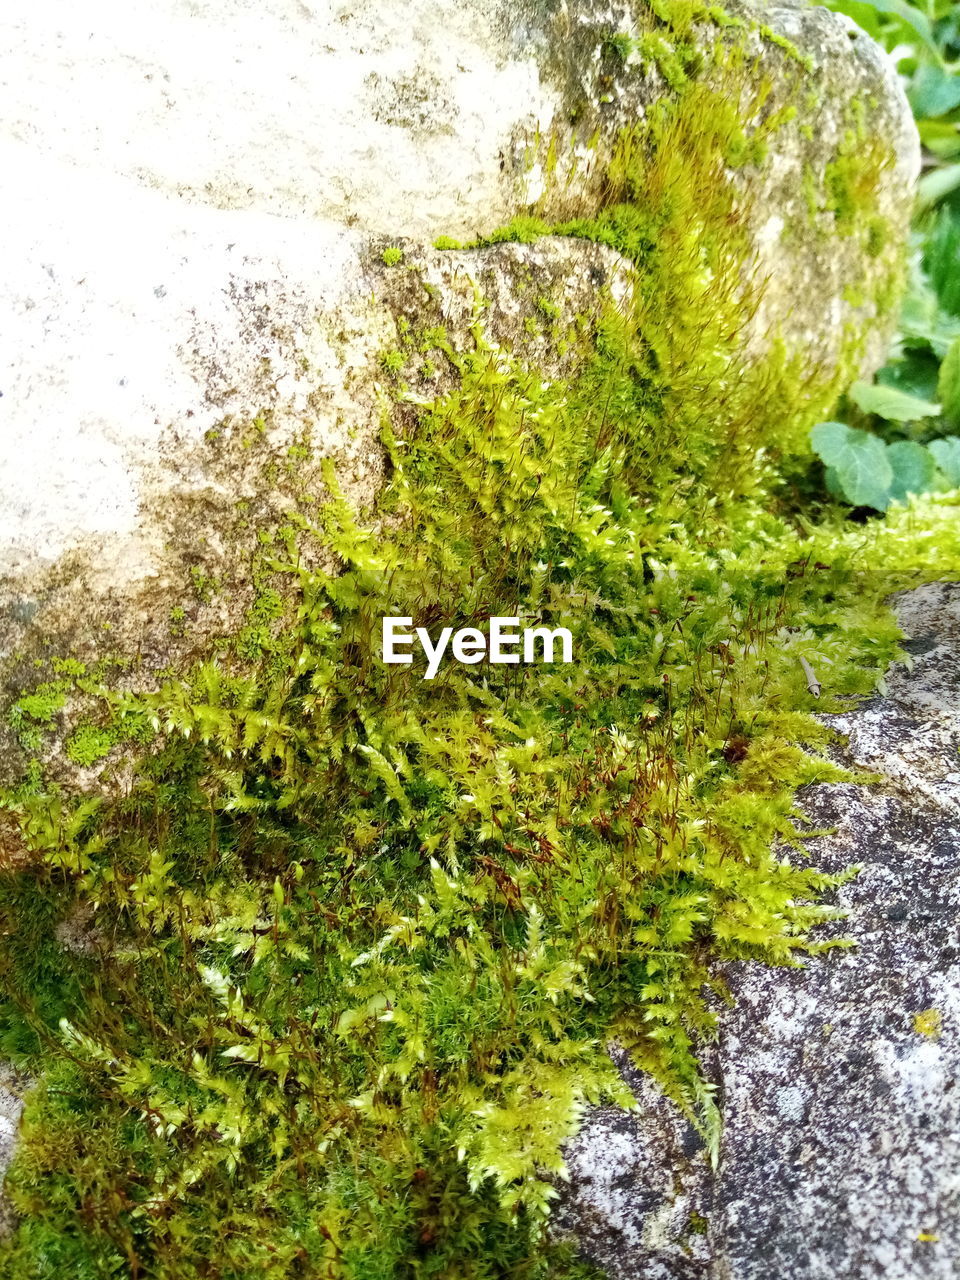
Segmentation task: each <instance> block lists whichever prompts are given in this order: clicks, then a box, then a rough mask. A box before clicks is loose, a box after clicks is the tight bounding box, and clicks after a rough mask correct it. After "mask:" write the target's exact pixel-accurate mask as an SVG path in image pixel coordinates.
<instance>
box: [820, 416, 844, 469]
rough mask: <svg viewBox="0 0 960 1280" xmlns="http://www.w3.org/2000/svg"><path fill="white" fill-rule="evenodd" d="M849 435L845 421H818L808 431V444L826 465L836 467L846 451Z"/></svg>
mask: <svg viewBox="0 0 960 1280" xmlns="http://www.w3.org/2000/svg"><path fill="white" fill-rule="evenodd" d="M849 435H850V428H849V427H848V426H847V424H846V423H845V422H818V423H817V425H816V426H815V427H814V428H813V430H812V431H811V432H810V444H811V446H812V448H813V451H814V453H815V454H816V455H817V457H818V458H820V459H821V460H822V461H823V462H824V463H825V464H826V465H827V466H828V467H836V465H837V464H838V463H839V462H840V461H841V459H842V458H843V457H844V454H845V453H846V449H847V437H848V436H849Z"/></svg>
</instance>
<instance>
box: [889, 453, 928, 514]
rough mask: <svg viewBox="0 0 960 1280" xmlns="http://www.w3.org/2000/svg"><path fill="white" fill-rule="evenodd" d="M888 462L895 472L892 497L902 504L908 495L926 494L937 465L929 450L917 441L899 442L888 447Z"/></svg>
mask: <svg viewBox="0 0 960 1280" xmlns="http://www.w3.org/2000/svg"><path fill="white" fill-rule="evenodd" d="M887 461H888V462H889V463H890V467H891V470H892V471H893V482H892V484H891V485H890V497H891V498H892V499H893V500H894V501H897V502H902V501H903V499H904V498H905V497H906V496H907V494H908V493H926V492H927V491H928V490H929V488H930V484H931V481H932V480H933V477H934V473H935V472H936V469H937V464H936V462H935V461H934V458H933V454H932V453H931V452H930V450H929V449H925V448H924V447H923V445H922V444H917V442H916V441H915V440H898V441H897V442H896V444H888V445H887Z"/></svg>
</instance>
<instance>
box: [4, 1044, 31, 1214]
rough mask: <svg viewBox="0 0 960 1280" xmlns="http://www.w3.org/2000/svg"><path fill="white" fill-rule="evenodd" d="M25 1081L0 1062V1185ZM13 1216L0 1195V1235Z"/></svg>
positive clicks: (11, 1150) (11, 1148) (13, 1143)
mask: <svg viewBox="0 0 960 1280" xmlns="http://www.w3.org/2000/svg"><path fill="white" fill-rule="evenodd" d="M25 1086H26V1081H25V1080H24V1078H23V1077H22V1076H20V1075H18V1074H17V1073H16V1072H15V1071H13V1070H12V1069H11V1068H10V1067H7V1066H4V1065H2V1064H0V1185H2V1182H3V1178H4V1177H5V1175H6V1172H7V1168H8V1166H9V1164H10V1161H11V1160H12V1159H13V1153H14V1148H15V1146H16V1140H17V1128H18V1126H19V1124H20V1115H21V1113H22V1111H23V1090H24V1088H25ZM13 1222H14V1216H13V1213H12V1211H11V1209H10V1205H9V1204H8V1203H7V1200H6V1198H5V1197H4V1196H3V1195H0V1235H2V1234H3V1233H4V1232H5V1231H9V1230H10V1227H11V1226H12V1225H13Z"/></svg>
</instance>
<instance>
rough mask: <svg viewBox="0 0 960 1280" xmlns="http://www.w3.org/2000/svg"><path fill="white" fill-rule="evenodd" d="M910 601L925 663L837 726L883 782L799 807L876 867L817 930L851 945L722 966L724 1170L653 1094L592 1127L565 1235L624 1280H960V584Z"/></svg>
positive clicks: (580, 1143) (894, 676) (821, 839)
mask: <svg viewBox="0 0 960 1280" xmlns="http://www.w3.org/2000/svg"><path fill="white" fill-rule="evenodd" d="M896 607H897V613H898V616H899V618H900V620H901V625H902V626H903V627H904V630H905V632H906V633H907V635H908V637H909V640H908V643H907V648H908V649H909V650H910V651H911V652H912V655H913V668H912V670H911V669H908V668H907V667H899V668H896V669H894V671H892V672H891V674H890V676H889V677H888V680H887V694H886V696H884V697H880V698H876V699H874V700H872V701H871V702H868V703H866V704H864V705H862V706H860V707H859V708H858V709H857V710H856V711H854V712H851V713H850V714H849V715H845V716H842V717H840V716H838V717H831V719H832V721H833V723H834V724H835V725H836V727H837V728H838V729H841V730H842V732H844V733H845V734H848V735H849V739H848V742H849V746H848V747H847V750H848V752H849V758H850V759H851V761H852V762H855V763H857V764H862V765H866V766H868V767H869V768H870V769H872V770H877V771H879V772H881V773H882V774H883V781H882V782H881V783H880V784H879V785H878V786H876V787H871V788H867V787H863V786H859V785H852V784H830V785H820V786H816V787H812V788H810V789H809V790H808V791H807V792H806V794H805V795H804V796H803V807H804V810H805V812H806V814H807V816H808V819H809V821H810V824H811V828H812V829H814V830H828V831H830V834H826V835H822V836H816V837H814V838H812V839H811V840H810V841H809V844H808V848H809V851H810V856H811V858H812V860H813V861H814V862H815V864H816V865H817V866H819V867H822V868H823V869H824V870H827V871H839V870H842V869H843V868H844V867H846V866H848V865H850V864H851V863H858V864H860V865H861V866H862V868H863V870H862V872H861V874H860V875H859V876H858V877H857V878H856V879H854V880H852V881H851V882H849V883H848V884H846V885H845V886H843V887H842V888H841V889H840V890H838V891H837V894H836V898H837V902H838V904H839V905H841V906H842V907H844V908H845V909H846V910H848V911H849V913H850V914H849V917H848V919H847V920H846V921H842V922H838V923H836V924H832V925H830V926H828V927H826V928H825V929H824V933H823V936H824V937H829V936H834V937H840V936H846V937H852V938H854V939H855V940H856V943H857V945H856V947H855V948H854V949H851V950H845V951H833V952H828V953H825V954H824V955H821V956H818V957H814V958H811V959H809V960H808V961H807V963H806V965H805V967H803V968H796V969H768V968H765V967H763V966H761V965H756V964H736V965H730V966H728V967H727V970H726V973H727V978H728V981H729V984H730V987H731V990H732V992H733V995H734V997H735V999H736V1007H735V1008H734V1009H733V1010H732V1011H730V1012H728V1013H725V1014H724V1015H723V1017H722V1023H721V1031H720V1036H719V1039H718V1042H717V1044H716V1045H715V1046H714V1047H713V1048H712V1049H711V1051H710V1053H709V1055H708V1057H707V1058H706V1063H705V1065H706V1069H707V1072H708V1074H709V1075H711V1076H712V1077H713V1079H714V1080H715V1081H716V1083H717V1085H718V1086H719V1090H720V1097H721V1101H722V1105H723V1112H724V1120H725V1124H724V1133H723V1139H722V1144H721V1152H720V1162H719V1168H718V1170H717V1172H716V1173H715V1174H713V1173H711V1171H710V1169H709V1166H708V1162H707V1160H706V1158H705V1153H704V1152H703V1150H702V1149H699V1144H698V1142H697V1140H696V1136H695V1135H694V1134H693V1133H692V1131H691V1130H690V1129H689V1128H688V1126H687V1125H686V1124H685V1123H684V1122H683V1121H682V1120H681V1119H680V1118H679V1117H678V1116H677V1115H676V1113H675V1112H674V1111H673V1110H672V1109H671V1107H670V1106H669V1104H667V1103H666V1102H665V1101H664V1100H663V1098H662V1097H661V1096H660V1095H659V1094H658V1092H657V1090H656V1089H655V1087H654V1086H652V1085H650V1084H649V1083H645V1082H640V1083H639V1088H638V1096H639V1100H640V1108H639V1110H638V1112H637V1113H636V1114H630V1115H626V1114H623V1113H617V1112H614V1111H612V1110H610V1109H603V1110H599V1111H597V1112H594V1113H593V1114H592V1115H591V1116H590V1118H589V1120H588V1121H587V1123H586V1124H585V1126H584V1128H583V1130H582V1131H581V1133H580V1135H579V1136H578V1138H577V1139H576V1140H575V1142H573V1143H572V1144H571V1146H570V1149H569V1153H568V1163H569V1168H570V1173H571V1185H570V1189H569V1192H568V1194H567V1196H566V1198H565V1201H564V1203H563V1205H562V1207H561V1209H560V1212H559V1214H558V1216H557V1219H556V1223H557V1228H558V1229H560V1230H564V1229H572V1230H573V1231H574V1232H575V1233H576V1234H577V1235H578V1236H579V1239H580V1240H581V1242H582V1246H583V1250H584V1252H585V1253H586V1254H587V1255H588V1256H590V1257H591V1258H593V1259H594V1260H596V1261H597V1262H599V1263H600V1264H601V1265H603V1266H604V1267H605V1268H606V1269H607V1270H608V1273H609V1275H610V1276H611V1277H612V1280H638V1278H639V1277H643V1280H687V1278H688V1277H703V1278H704V1280H774V1278H775V1280H841V1277H842V1280H955V1277H956V1276H957V1275H960V773H958V766H960V759H958V754H957V753H958V749H960V584H934V585H931V586H926V587H922V588H919V589H918V590H915V591H912V592H909V593H906V594H905V595H903V596H901V597H900V598H899V599H898V601H897V606H896ZM918 1015H921V1016H919V1017H918ZM633 1082H634V1081H633V1080H631V1083H633Z"/></svg>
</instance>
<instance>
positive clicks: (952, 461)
mask: <svg viewBox="0 0 960 1280" xmlns="http://www.w3.org/2000/svg"><path fill="white" fill-rule="evenodd" d="M929 448H930V452H931V453H932V454H933V456H934V458H935V459H936V462H937V466H938V467H939V468H940V470H941V471H942V472H943V474H944V475H945V476H946V477H947V482H948V484H950V485H952V486H953V487H954V488H960V436H945V437H944V438H943V439H942V440H931V441H930V446H929Z"/></svg>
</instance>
